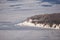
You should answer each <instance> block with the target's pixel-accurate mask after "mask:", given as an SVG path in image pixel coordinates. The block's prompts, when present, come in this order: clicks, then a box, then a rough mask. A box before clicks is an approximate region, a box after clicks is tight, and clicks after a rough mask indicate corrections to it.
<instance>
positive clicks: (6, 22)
mask: <svg viewBox="0 0 60 40" xmlns="http://www.w3.org/2000/svg"><path fill="white" fill-rule="evenodd" d="M59 2H60V1H59V0H57V2H56V1H55V0H53V1H52V0H51V1H50V2H49V1H48V0H45V1H42V0H8V1H7V0H0V40H60V30H57V29H56V30H55V29H44V28H38V27H28V26H16V25H15V24H17V23H20V22H23V21H24V20H25V19H26V18H27V17H30V16H33V15H36V14H45V13H60V3H59Z"/></svg>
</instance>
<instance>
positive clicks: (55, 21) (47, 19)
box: [20, 13, 60, 29]
mask: <svg viewBox="0 0 60 40" xmlns="http://www.w3.org/2000/svg"><path fill="white" fill-rule="evenodd" d="M24 23H25V24H26V26H27V25H28V24H30V26H31V25H32V24H34V25H35V26H36V25H38V26H41V25H42V26H41V27H44V28H55V29H60V13H52V14H40V15H34V16H31V17H28V18H27V19H26V21H25V22H23V23H22V24H23V25H25V24H24ZM20 25H21V24H20ZM36 27H37V26H36Z"/></svg>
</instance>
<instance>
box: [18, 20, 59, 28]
mask: <svg viewBox="0 0 60 40" xmlns="http://www.w3.org/2000/svg"><path fill="white" fill-rule="evenodd" d="M17 25H19V26H32V27H41V28H51V29H60V26H59V25H56V24H53V25H52V27H50V26H49V24H46V25H45V24H34V23H32V20H31V19H30V20H29V21H24V22H23V23H18V24H17ZM55 26H56V27H55ZM54 27H55V28H54Z"/></svg>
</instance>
